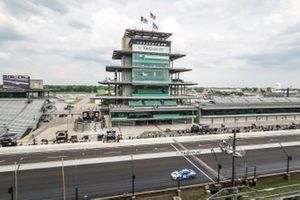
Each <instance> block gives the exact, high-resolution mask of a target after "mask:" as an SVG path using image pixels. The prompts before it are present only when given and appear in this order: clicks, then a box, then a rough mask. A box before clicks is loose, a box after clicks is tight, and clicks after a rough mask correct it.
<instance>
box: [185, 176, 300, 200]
mask: <svg viewBox="0 0 300 200" xmlns="http://www.w3.org/2000/svg"><path fill="white" fill-rule="evenodd" d="M299 191H300V177H299V178H294V179H291V180H290V181H287V180H274V181H265V182H262V181H260V182H258V184H257V186H256V187H255V188H253V189H247V188H245V190H244V191H243V192H241V193H243V194H245V195H246V196H247V197H246V198H244V199H251V198H257V197H265V198H263V199H273V198H274V197H279V196H280V195H281V196H282V195H287V196H288V195H289V194H293V193H299ZM241 193H238V194H241ZM224 195H225V194H224ZM269 196H270V197H269ZM207 198H208V195H205V194H199V196H193V197H187V198H183V200H204V199H207ZM217 199H218V200H219V199H224V198H217Z"/></svg>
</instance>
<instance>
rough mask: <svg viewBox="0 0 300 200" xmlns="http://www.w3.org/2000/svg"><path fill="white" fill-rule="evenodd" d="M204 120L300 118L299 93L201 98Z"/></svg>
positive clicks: (268, 121)
mask: <svg viewBox="0 0 300 200" xmlns="http://www.w3.org/2000/svg"><path fill="white" fill-rule="evenodd" d="M198 117H199V118H198V119H199V122H200V123H206V124H210V125H212V124H213V125H220V124H231V125H232V124H235V125H237V124H240V125H246V124H251V123H259V124H276V123H277V124H284V123H291V122H294V123H296V122H297V121H299V120H300V98H298V97H211V98H210V99H209V100H207V99H206V100H204V99H203V100H202V99H200V101H199V112H198Z"/></svg>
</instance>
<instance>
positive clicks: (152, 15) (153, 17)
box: [150, 12, 156, 20]
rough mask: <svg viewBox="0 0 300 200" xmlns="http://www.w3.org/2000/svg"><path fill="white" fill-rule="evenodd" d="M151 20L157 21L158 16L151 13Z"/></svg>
mask: <svg viewBox="0 0 300 200" xmlns="http://www.w3.org/2000/svg"><path fill="white" fill-rule="evenodd" d="M150 18H151V19H153V20H156V16H155V15H154V14H153V13H152V12H150Z"/></svg>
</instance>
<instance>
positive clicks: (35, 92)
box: [0, 75, 55, 98]
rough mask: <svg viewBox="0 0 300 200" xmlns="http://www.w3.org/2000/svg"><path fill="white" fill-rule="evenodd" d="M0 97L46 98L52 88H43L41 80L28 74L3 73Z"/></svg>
mask: <svg viewBox="0 0 300 200" xmlns="http://www.w3.org/2000/svg"><path fill="white" fill-rule="evenodd" d="M2 80H3V88H2V89H1V88H0V98H46V97H48V98H49V97H50V92H55V91H54V90H49V89H44V86H43V80H41V79H31V78H30V76H28V75H3V76H2Z"/></svg>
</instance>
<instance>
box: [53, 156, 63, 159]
mask: <svg viewBox="0 0 300 200" xmlns="http://www.w3.org/2000/svg"><path fill="white" fill-rule="evenodd" d="M67 157H68V156H49V157H48V158H49V159H53V158H67Z"/></svg>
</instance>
